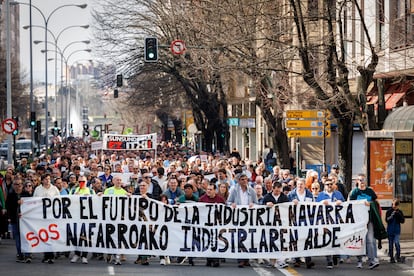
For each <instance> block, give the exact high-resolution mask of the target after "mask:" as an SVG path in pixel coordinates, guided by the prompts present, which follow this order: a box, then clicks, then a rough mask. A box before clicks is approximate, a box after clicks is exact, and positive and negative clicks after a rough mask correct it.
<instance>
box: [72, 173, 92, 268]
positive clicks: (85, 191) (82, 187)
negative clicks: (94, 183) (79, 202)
mask: <svg viewBox="0 0 414 276" xmlns="http://www.w3.org/2000/svg"><path fill="white" fill-rule="evenodd" d="M78 182H79V185H78V186H77V187H74V188H73V189H72V191H71V194H72V195H79V196H86V195H93V194H95V191H94V190H93V189H92V188H88V187H86V182H87V180H86V176H84V175H82V176H79V180H78ZM87 257H88V252H86V251H83V252H80V251H79V250H76V251H75V254H74V255H73V257H72V259H71V260H70V262H71V263H76V262H77V261H78V260H79V258H81V260H82V263H83V264H87V263H88V258H87Z"/></svg>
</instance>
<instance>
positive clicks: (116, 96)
mask: <svg viewBox="0 0 414 276" xmlns="http://www.w3.org/2000/svg"><path fill="white" fill-rule="evenodd" d="M114 98H118V89H115V90H114Z"/></svg>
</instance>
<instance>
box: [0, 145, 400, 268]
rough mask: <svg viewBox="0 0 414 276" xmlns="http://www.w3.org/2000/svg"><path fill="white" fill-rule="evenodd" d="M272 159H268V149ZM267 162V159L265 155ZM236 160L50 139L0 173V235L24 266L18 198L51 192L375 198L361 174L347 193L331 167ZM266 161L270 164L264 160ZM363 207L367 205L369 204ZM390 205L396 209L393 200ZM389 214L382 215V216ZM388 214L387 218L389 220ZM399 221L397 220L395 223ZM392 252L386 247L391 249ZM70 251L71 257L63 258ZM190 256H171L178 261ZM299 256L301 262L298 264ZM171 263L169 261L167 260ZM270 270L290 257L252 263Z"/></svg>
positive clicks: (170, 200) (268, 199)
mask: <svg viewBox="0 0 414 276" xmlns="http://www.w3.org/2000/svg"><path fill="white" fill-rule="evenodd" d="M271 157H272V159H273V158H274V155H273V152H271ZM265 159H266V158H265ZM274 162H275V161H274V160H272V163H271V164H270V163H269V162H266V163H267V164H265V162H263V161H262V159H261V158H259V160H258V161H255V162H253V160H242V159H241V158H240V154H239V153H238V151H237V150H236V149H233V151H232V152H231V153H229V154H227V155H224V154H219V153H216V154H212V153H202V152H200V153H195V152H192V150H190V149H188V148H185V147H182V146H180V145H175V144H173V143H171V142H162V143H160V145H159V146H158V148H157V150H156V151H141V152H137V151H112V152H111V151H97V152H94V151H91V150H90V148H89V146H88V145H87V144H85V143H84V142H83V141H82V140H77V139H73V140H71V141H66V142H65V143H58V144H54V145H53V147H52V150H51V151H50V154H42V155H41V156H39V157H36V158H34V159H33V160H30V162H28V160H27V159H25V158H23V159H21V160H20V162H19V164H18V166H16V167H14V166H13V165H8V166H7V169H6V172H5V174H4V176H3V175H0V187H1V189H0V207H1V210H2V212H1V216H0V234H1V237H2V238H8V236H7V235H8V232H9V226H10V227H11V228H12V231H11V232H12V233H11V234H12V237H13V238H14V239H15V241H16V250H17V259H16V261H18V262H26V263H30V262H31V261H32V258H31V254H27V253H24V252H22V251H21V248H20V240H19V225H18V216H19V212H20V211H19V205H20V202H21V199H22V198H24V197H31V196H40V197H51V196H57V195H85V194H98V195H99V194H105V195H141V196H144V197H149V198H152V199H155V200H160V201H163V202H164V203H166V204H183V203H187V202H205V203H217V204H228V205H230V206H238V205H249V206H253V205H258V204H261V205H266V206H273V205H274V204H280V203H283V202H289V201H290V202H292V203H293V204H298V203H299V202H300V201H316V202H323V203H324V204H328V203H329V202H333V203H334V204H341V203H342V202H343V201H345V200H347V199H348V198H350V199H352V200H353V199H361V198H364V199H366V200H367V202H372V201H376V194H375V192H374V191H373V190H372V189H370V188H369V187H367V185H366V179H365V176H364V175H363V174H361V175H359V177H358V185H359V186H358V187H357V188H355V189H354V190H353V191H351V192H350V194H349V197H348V191H346V189H345V186H344V184H343V183H342V181H341V178H340V175H339V167H338V166H336V165H334V166H332V172H330V173H329V174H328V173H325V172H323V173H321V175H318V173H317V172H316V171H309V172H308V174H307V176H306V177H305V178H298V177H296V176H294V175H293V174H292V170H291V169H292V168H288V169H284V168H280V167H279V166H278V165H276V164H275V163H274ZM269 164H270V165H269ZM114 172H117V173H131V177H130V181H129V182H127V183H123V182H122V179H121V177H119V176H117V175H115V176H114V175H113V173H114ZM368 204H369V203H368ZM393 206H396V207H398V202H397V201H396V202H395V204H394V205H393ZM396 210H397V211H394V212H390V213H389V216H388V217H387V220H388V219H389V220H390V221H392V222H394V220H392V219H393V218H394V217H396V218H398V219H399V222H401V217H402V218H403V216H402V214H400V211H398V209H397V208H396ZM387 214H388V213H387ZM391 214H393V215H392V217H391ZM402 222H403V221H402ZM372 227H373V226H372V223H371V222H370V223H369V224H368V230H369V231H368V241H369V244H367V256H368V258H369V264H368V266H369V268H370V269H373V268H375V267H377V266H378V265H379V262H378V258H377V255H376V247H375V244H374V242H375V241H373V236H372ZM396 229H397V227H393V230H394V232H395V233H393V235H394V236H393V237H394V239H393V245H394V244H395V245H396V246H397V244H398V245H399V243H397V242H399V233H398V231H397V230H399V228H398V229H397V230H396ZM396 251H397V252H396V253H397V254H396V256H395V257H394V256H390V257H391V261H392V262H396V261H398V260H400V256H399V254H400V249H399V246H397V249H396ZM391 252H392V251H391ZM70 255H71V257H70ZM70 255H69V252H45V253H44V256H43V259H42V262H44V263H49V264H53V263H54V261H55V260H56V259H59V258H64V257H67V258H69V257H70V262H72V263H76V262H78V260H80V261H81V262H82V263H84V264H87V263H88V254H87V252H80V251H75V252H73V253H71V254H70ZM90 255H91V256H90V257H91V258H95V259H96V260H104V259H105V258H104V256H103V254H100V253H93V254H90ZM150 257H151V256H146V255H139V256H138V257H137V259H136V261H135V263H136V264H141V265H148V264H149V262H148V259H149V258H150ZM159 259H160V264H161V265H166V264H168V263H169V262H170V258H169V257H167V256H159ZM186 260H188V262H189V264H190V265H194V260H193V259H192V258H176V260H175V261H176V262H177V263H184V262H185V261H186ZM303 260H304V261H303ZM326 260H327V266H326V267H327V268H329V269H332V268H333V267H334V266H336V265H338V263H341V262H344V261H350V259H349V257H347V256H327V257H326ZM107 261H108V262H113V263H114V264H116V265H120V264H122V262H124V261H126V258H125V256H124V255H114V256H108V258H107ZM171 261H173V260H171ZM221 261H223V260H220V259H217V258H208V259H207V262H206V265H207V266H213V267H218V266H220V262H221ZM237 261H238V266H239V267H240V268H242V267H245V266H249V265H250V262H249V260H248V259H238V260H237ZM258 261H259V263H266V264H267V265H268V266H269V267H276V268H286V267H287V266H289V262H288V261H289V260H285V259H274V258H272V256H269V259H268V260H262V259H260V260H258ZM290 263H292V265H293V266H295V267H299V266H301V265H304V266H305V267H306V268H312V267H313V266H314V265H315V264H314V263H313V262H312V260H311V258H310V257H306V258H304V259H301V258H295V259H292V260H291V261H290ZM357 267H358V268H362V256H359V257H358V258H357Z"/></svg>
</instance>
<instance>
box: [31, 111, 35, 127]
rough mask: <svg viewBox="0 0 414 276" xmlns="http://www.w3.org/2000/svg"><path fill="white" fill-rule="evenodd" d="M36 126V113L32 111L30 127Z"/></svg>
mask: <svg viewBox="0 0 414 276" xmlns="http://www.w3.org/2000/svg"><path fill="white" fill-rule="evenodd" d="M35 126H36V112H35V111H31V112H30V127H35Z"/></svg>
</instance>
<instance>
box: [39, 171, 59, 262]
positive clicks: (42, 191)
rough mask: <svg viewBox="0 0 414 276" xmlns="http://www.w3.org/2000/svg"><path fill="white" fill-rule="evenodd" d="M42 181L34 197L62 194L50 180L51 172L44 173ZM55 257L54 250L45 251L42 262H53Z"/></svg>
mask: <svg viewBox="0 0 414 276" xmlns="http://www.w3.org/2000/svg"><path fill="white" fill-rule="evenodd" d="M41 181H42V185H40V186H37V187H36V189H35V191H34V193H33V197H54V196H59V195H60V192H59V190H58V188H56V186H53V185H52V183H51V181H50V174H47V173H45V174H42V177H41ZM53 259H54V253H53V252H45V253H44V255H43V259H42V263H48V264H53V263H54V260H53Z"/></svg>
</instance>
